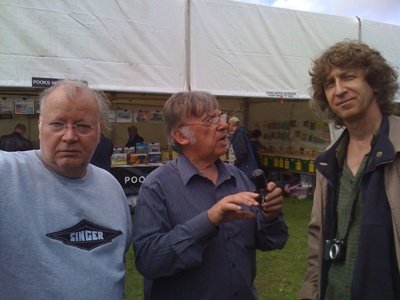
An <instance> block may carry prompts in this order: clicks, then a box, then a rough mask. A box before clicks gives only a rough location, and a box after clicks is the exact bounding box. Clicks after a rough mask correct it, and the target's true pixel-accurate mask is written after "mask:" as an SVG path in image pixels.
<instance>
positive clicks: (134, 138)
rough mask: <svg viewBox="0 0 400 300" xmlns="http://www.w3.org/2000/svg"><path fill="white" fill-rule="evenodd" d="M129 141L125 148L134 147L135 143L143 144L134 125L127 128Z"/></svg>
mask: <svg viewBox="0 0 400 300" xmlns="http://www.w3.org/2000/svg"><path fill="white" fill-rule="evenodd" d="M128 134H129V139H128V141H127V142H126V145H125V147H136V144H137V143H143V142H144V139H143V138H142V137H141V136H140V135H139V133H138V129H137V127H136V126H135V125H132V126H129V127H128Z"/></svg>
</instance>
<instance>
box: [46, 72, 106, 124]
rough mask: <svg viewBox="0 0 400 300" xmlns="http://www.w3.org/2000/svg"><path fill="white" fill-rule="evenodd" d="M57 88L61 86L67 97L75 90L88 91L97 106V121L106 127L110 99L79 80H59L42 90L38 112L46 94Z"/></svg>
mask: <svg viewBox="0 0 400 300" xmlns="http://www.w3.org/2000/svg"><path fill="white" fill-rule="evenodd" d="M58 88H63V89H64V91H65V94H66V96H67V98H68V99H72V98H74V97H75V95H76V93H77V91H81V90H83V91H88V92H89V93H90V94H91V95H92V97H93V99H94V100H95V101H96V103H97V105H98V108H99V122H100V125H101V128H102V129H104V128H107V123H106V118H107V114H108V112H109V109H110V101H109V100H108V98H107V96H106V95H105V94H104V93H103V92H102V91H96V90H93V89H91V88H90V87H89V86H88V85H87V84H86V83H85V82H83V81H80V80H67V79H66V80H59V81H57V82H56V83H55V84H54V85H53V86H51V87H49V88H48V89H46V90H44V91H43V92H42V93H41V94H40V96H39V101H40V112H41V113H42V112H43V111H44V107H45V106H46V103H47V99H48V96H49V95H50V94H51V93H52V92H54V91H55V90H56V89H58Z"/></svg>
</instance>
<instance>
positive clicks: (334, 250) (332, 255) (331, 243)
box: [324, 239, 346, 263]
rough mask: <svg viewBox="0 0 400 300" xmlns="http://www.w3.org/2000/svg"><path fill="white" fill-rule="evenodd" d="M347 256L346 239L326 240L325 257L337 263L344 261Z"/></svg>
mask: <svg viewBox="0 0 400 300" xmlns="http://www.w3.org/2000/svg"><path fill="white" fill-rule="evenodd" d="M345 258H346V243H345V241H344V240H340V239H333V240H326V241H325V243H324V259H325V260H331V261H334V262H336V263H340V262H344V260H345Z"/></svg>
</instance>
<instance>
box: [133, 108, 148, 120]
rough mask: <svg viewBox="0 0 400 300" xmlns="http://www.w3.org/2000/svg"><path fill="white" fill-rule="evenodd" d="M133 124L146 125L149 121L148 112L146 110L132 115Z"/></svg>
mask: <svg viewBox="0 0 400 300" xmlns="http://www.w3.org/2000/svg"><path fill="white" fill-rule="evenodd" d="M133 116H134V122H135V123H146V122H148V121H149V117H150V112H149V111H146V110H138V111H135V112H134V113H133Z"/></svg>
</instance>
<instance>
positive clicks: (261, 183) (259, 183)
mask: <svg viewBox="0 0 400 300" xmlns="http://www.w3.org/2000/svg"><path fill="white" fill-rule="evenodd" d="M251 180H252V182H253V183H254V185H255V187H256V190H255V192H256V193H257V194H259V196H258V197H257V199H256V201H257V202H258V203H259V204H260V208H261V205H262V204H263V203H264V201H265V196H266V195H267V189H266V187H267V178H266V177H265V174H264V171H263V170H261V169H256V170H254V171H253V172H252V173H251Z"/></svg>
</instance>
